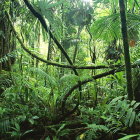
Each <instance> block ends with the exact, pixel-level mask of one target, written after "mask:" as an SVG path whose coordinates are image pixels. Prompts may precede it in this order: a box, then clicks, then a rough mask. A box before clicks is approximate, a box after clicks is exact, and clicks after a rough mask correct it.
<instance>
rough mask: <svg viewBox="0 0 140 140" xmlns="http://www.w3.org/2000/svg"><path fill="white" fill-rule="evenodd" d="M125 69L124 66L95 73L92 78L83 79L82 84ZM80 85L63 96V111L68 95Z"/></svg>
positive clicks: (77, 85)
mask: <svg viewBox="0 0 140 140" xmlns="http://www.w3.org/2000/svg"><path fill="white" fill-rule="evenodd" d="M123 70H124V69H122V68H119V69H113V70H110V71H108V72H104V73H101V74H98V75H95V76H92V78H88V79H86V80H83V81H81V83H80V84H81V85H84V84H86V83H88V82H91V81H93V80H96V79H99V78H103V77H105V76H108V75H111V74H115V73H116V72H120V71H123ZM78 87H79V83H78V84H76V85H74V86H73V87H72V88H71V89H70V90H69V91H68V92H67V93H66V94H65V96H64V97H63V99H62V112H64V110H65V105H66V101H67V99H68V97H69V96H70V95H71V94H72V92H73V91H74V90H75V89H77V88H78Z"/></svg>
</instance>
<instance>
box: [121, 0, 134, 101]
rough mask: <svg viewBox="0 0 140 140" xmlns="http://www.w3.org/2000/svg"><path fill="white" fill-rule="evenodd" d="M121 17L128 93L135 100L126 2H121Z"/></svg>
mask: <svg viewBox="0 0 140 140" xmlns="http://www.w3.org/2000/svg"><path fill="white" fill-rule="evenodd" d="M119 6H120V16H121V26H122V28H121V31H122V37H123V46H124V57H125V68H126V80H127V93H128V99H129V100H133V89H132V74H131V63H130V54H129V44H128V34H127V23H126V14H125V4H124V0H119Z"/></svg>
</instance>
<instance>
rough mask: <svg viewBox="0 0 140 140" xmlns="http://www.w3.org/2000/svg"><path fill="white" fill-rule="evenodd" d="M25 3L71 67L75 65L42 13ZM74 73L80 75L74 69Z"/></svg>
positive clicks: (26, 1) (25, 1) (26, 0)
mask: <svg viewBox="0 0 140 140" xmlns="http://www.w3.org/2000/svg"><path fill="white" fill-rule="evenodd" d="M23 1H24V3H25V4H26V6H27V7H28V9H29V10H30V11H31V12H32V14H33V15H34V16H35V17H36V18H37V19H38V20H39V21H40V23H41V24H42V26H43V27H44V29H45V31H46V32H48V33H49V35H50V38H52V40H53V41H54V43H55V44H56V45H57V47H58V48H59V49H60V50H61V52H62V53H63V54H64V56H65V57H66V59H67V60H68V62H69V64H70V65H73V63H72V61H71V59H70V57H69V56H68V54H67V53H66V51H65V50H64V48H63V47H62V45H61V44H60V43H59V41H58V40H57V39H56V37H55V36H54V35H53V34H52V32H51V31H50V30H49V28H48V26H47V24H46V22H45V20H44V18H43V17H42V15H41V14H40V13H38V12H37V11H36V10H35V9H34V8H33V6H32V5H31V4H30V3H29V2H28V0H23ZM72 69H73V71H74V73H75V74H76V75H78V72H77V71H76V69H75V68H72Z"/></svg>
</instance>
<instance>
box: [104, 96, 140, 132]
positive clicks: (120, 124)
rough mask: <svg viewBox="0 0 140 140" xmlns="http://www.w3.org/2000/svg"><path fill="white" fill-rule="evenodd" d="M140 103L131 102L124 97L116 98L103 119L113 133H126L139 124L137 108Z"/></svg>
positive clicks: (108, 106)
mask: <svg viewBox="0 0 140 140" xmlns="http://www.w3.org/2000/svg"><path fill="white" fill-rule="evenodd" d="M139 105H140V103H137V102H136V101H134V100H133V101H129V100H127V99H126V98H125V97H124V96H120V97H117V98H114V99H113V100H112V101H111V102H110V103H109V104H108V105H107V108H106V111H105V112H104V115H103V116H102V118H103V119H104V120H105V122H106V123H108V127H109V128H110V130H111V131H112V132H113V133H116V132H119V131H124V130H126V129H127V128H131V127H132V126H134V125H135V124H136V123H139V113H140V112H138V111H137V107H138V106H139Z"/></svg>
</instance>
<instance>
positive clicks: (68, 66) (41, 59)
mask: <svg viewBox="0 0 140 140" xmlns="http://www.w3.org/2000/svg"><path fill="white" fill-rule="evenodd" d="M6 15H7V18H8V20H9V23H10V25H11V28H12V31H13V33H14V34H15V36H16V38H17V40H18V41H19V43H20V45H21V47H22V49H23V50H25V51H26V52H27V53H28V54H30V55H31V56H32V57H34V58H36V59H38V60H39V61H41V62H44V63H46V64H48V65H53V66H57V67H62V68H70V69H72V68H74V69H107V68H115V67H121V66H122V65H111V66H105V65H99V66H71V65H64V64H59V63H56V62H51V61H48V60H45V59H43V58H41V57H39V56H37V55H35V54H34V53H32V51H30V50H29V49H28V48H27V47H25V45H24V43H23V42H22V40H21V39H20V37H19V35H18V33H17V32H16V30H15V28H14V26H13V24H12V22H11V20H10V17H9V15H8V14H7V13H6Z"/></svg>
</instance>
